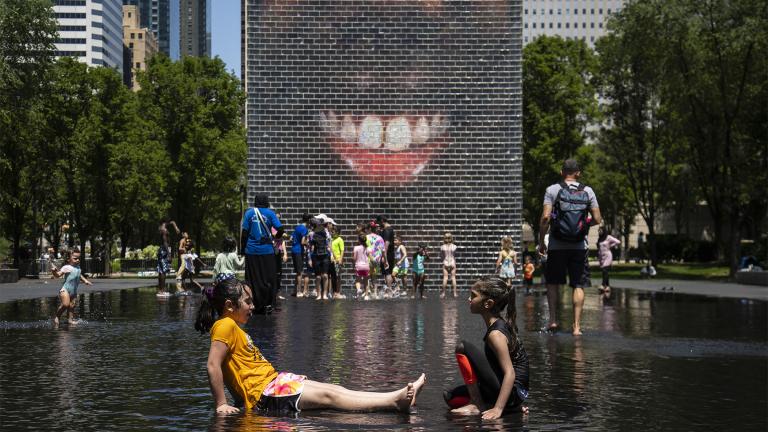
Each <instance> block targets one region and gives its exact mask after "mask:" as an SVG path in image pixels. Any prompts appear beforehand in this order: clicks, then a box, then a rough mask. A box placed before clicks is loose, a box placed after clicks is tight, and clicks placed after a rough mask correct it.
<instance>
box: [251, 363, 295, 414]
mask: <svg viewBox="0 0 768 432" xmlns="http://www.w3.org/2000/svg"><path fill="white" fill-rule="evenodd" d="M306 379H307V377H306V376H304V375H296V374H294V373H291V372H280V373H278V374H277V378H275V379H274V380H272V382H270V383H269V384H267V387H266V388H264V391H263V392H261V398H260V399H259V403H258V409H259V410H260V411H266V412H268V413H275V414H282V413H286V412H299V411H301V410H300V409H299V399H301V392H303V391H304V380H306Z"/></svg>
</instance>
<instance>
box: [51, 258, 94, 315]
mask: <svg viewBox="0 0 768 432" xmlns="http://www.w3.org/2000/svg"><path fill="white" fill-rule="evenodd" d="M66 254H67V256H66V258H65V262H66V264H65V265H64V266H62V267H61V268H60V269H57V268H56V266H51V273H52V274H53V276H54V277H57V278H60V277H63V278H64V283H63V284H62V285H61V289H60V290H59V300H60V301H61V304H60V305H59V308H58V309H56V313H55V314H54V315H53V325H54V326H58V325H59V318H61V314H63V313H64V311H67V315H68V318H69V324H70V325H74V324H75V305H76V304H77V287H78V286H79V285H80V282H81V281H82V282H83V283H84V284H86V285H93V284H92V283H91V282H90V281H89V280H88V279H86V278H85V276H83V275H82V274H81V273H80V250H78V249H73V250H70V251H67V253H66Z"/></svg>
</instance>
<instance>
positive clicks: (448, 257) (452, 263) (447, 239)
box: [440, 232, 459, 298]
mask: <svg viewBox="0 0 768 432" xmlns="http://www.w3.org/2000/svg"><path fill="white" fill-rule="evenodd" d="M440 255H441V256H442V258H443V289H442V291H440V298H445V290H446V289H447V288H448V276H450V277H451V285H452V286H453V296H454V297H458V295H459V294H458V292H457V291H456V257H455V255H456V245H455V244H454V243H453V234H451V233H449V232H447V233H445V234H444V235H443V245H442V246H440Z"/></svg>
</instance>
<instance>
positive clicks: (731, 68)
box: [653, 0, 768, 275]
mask: <svg viewBox="0 0 768 432" xmlns="http://www.w3.org/2000/svg"><path fill="white" fill-rule="evenodd" d="M653 3H654V4H656V6H657V7H658V8H659V10H660V11H661V13H659V14H657V17H658V21H657V26H658V28H659V29H660V35H661V37H662V38H663V42H664V43H665V45H664V46H665V47H666V53H667V57H666V59H665V60H666V61H665V62H664V63H663V65H664V70H665V72H666V74H665V75H664V77H665V85H666V88H667V93H668V96H669V99H670V104H671V105H672V106H673V107H674V108H675V110H676V112H677V114H678V115H679V123H680V129H681V131H682V133H683V135H684V136H685V138H686V140H685V144H686V152H685V153H686V154H687V155H688V156H689V163H690V166H691V167H692V171H693V173H694V174H695V176H696V180H697V181H696V184H697V186H698V188H699V189H700V191H701V195H702V196H703V197H704V198H705V199H706V202H707V205H708V206H707V207H708V209H709V211H710V214H711V216H712V220H713V222H714V226H715V232H714V234H715V240H716V242H717V244H718V246H719V249H720V253H721V256H723V257H724V258H725V260H726V262H727V263H728V264H729V266H730V269H731V274H732V275H733V274H734V273H735V271H736V268H737V265H738V259H739V255H740V247H741V242H740V240H741V238H742V234H743V233H744V232H745V231H746V232H751V234H752V235H756V236H757V237H758V239H759V237H760V236H761V235H764V232H763V233H760V232H759V231H760V229H761V228H764V226H765V225H764V223H765V222H764V221H765V218H766V205H767V204H766V200H765V199H764V198H763V197H761V196H760V194H758V193H755V192H756V191H760V190H764V189H765V185H766V184H767V183H768V121H766V119H768V106H767V104H766V101H768V59H766V56H765V53H766V52H768V32H766V28H768V3H766V2H764V1H759V0H734V1H728V2H725V1H721V0H702V1H694V0H676V1H673V2H665V1H654V2H653Z"/></svg>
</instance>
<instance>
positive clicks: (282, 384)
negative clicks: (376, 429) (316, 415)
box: [195, 275, 426, 414]
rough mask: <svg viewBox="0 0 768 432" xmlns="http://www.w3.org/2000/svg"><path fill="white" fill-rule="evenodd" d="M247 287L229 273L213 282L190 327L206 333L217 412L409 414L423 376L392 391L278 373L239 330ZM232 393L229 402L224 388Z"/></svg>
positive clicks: (247, 312) (248, 309) (247, 313)
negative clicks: (353, 387) (356, 388)
mask: <svg viewBox="0 0 768 432" xmlns="http://www.w3.org/2000/svg"><path fill="white" fill-rule="evenodd" d="M253 307H254V306H253V299H252V297H251V289H250V288H249V287H248V286H247V285H245V284H244V283H242V282H240V281H239V280H237V278H235V277H234V276H232V275H225V276H224V277H222V278H220V279H218V280H217V282H216V283H215V284H214V286H213V289H211V290H210V291H208V292H206V294H205V296H204V297H203V301H202V303H201V304H200V310H199V311H198V314H197V320H196V321H195V329H196V330H198V331H200V332H201V333H202V334H206V333H209V332H210V334H211V348H210V351H209V353H208V366H207V368H208V381H209V382H210V386H211V393H212V395H213V399H214V406H215V407H216V413H218V414H232V413H236V412H239V411H240V408H239V407H244V408H245V409H247V410H251V409H253V408H257V409H259V410H261V411H264V412H267V413H276V414H278V413H280V414H282V413H285V412H299V411H301V410H303V409H324V408H327V409H338V410H349V411H384V410H392V411H395V410H397V411H402V412H409V411H410V409H411V406H413V405H415V404H416V396H417V395H418V393H419V391H420V390H421V388H422V387H423V386H424V382H425V381H426V378H425V376H424V374H422V375H421V376H420V377H419V378H418V379H417V380H415V381H414V382H410V383H408V384H407V385H406V386H405V387H403V388H401V389H399V390H395V391H391V392H382V393H378V392H362V391H353V390H348V389H346V388H344V387H341V386H339V385H335V384H326V383H321V382H317V381H311V380H308V379H307V377H306V376H304V375H296V374H293V373H290V372H278V371H277V370H275V368H274V367H273V366H272V364H271V363H270V362H269V361H267V360H266V359H265V358H264V357H263V356H262V354H261V351H260V350H259V348H258V347H256V346H255V345H254V344H253V340H251V337H250V336H249V335H248V334H247V333H246V332H245V331H243V329H241V328H240V326H241V325H244V324H246V323H247V322H248V319H249V318H250V317H251V313H252V312H253ZM225 386H226V387H227V388H228V389H229V392H230V394H231V395H232V396H233V397H234V399H235V401H234V404H230V403H229V401H228V400H227V397H226V394H225V393H224V387H225Z"/></svg>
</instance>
